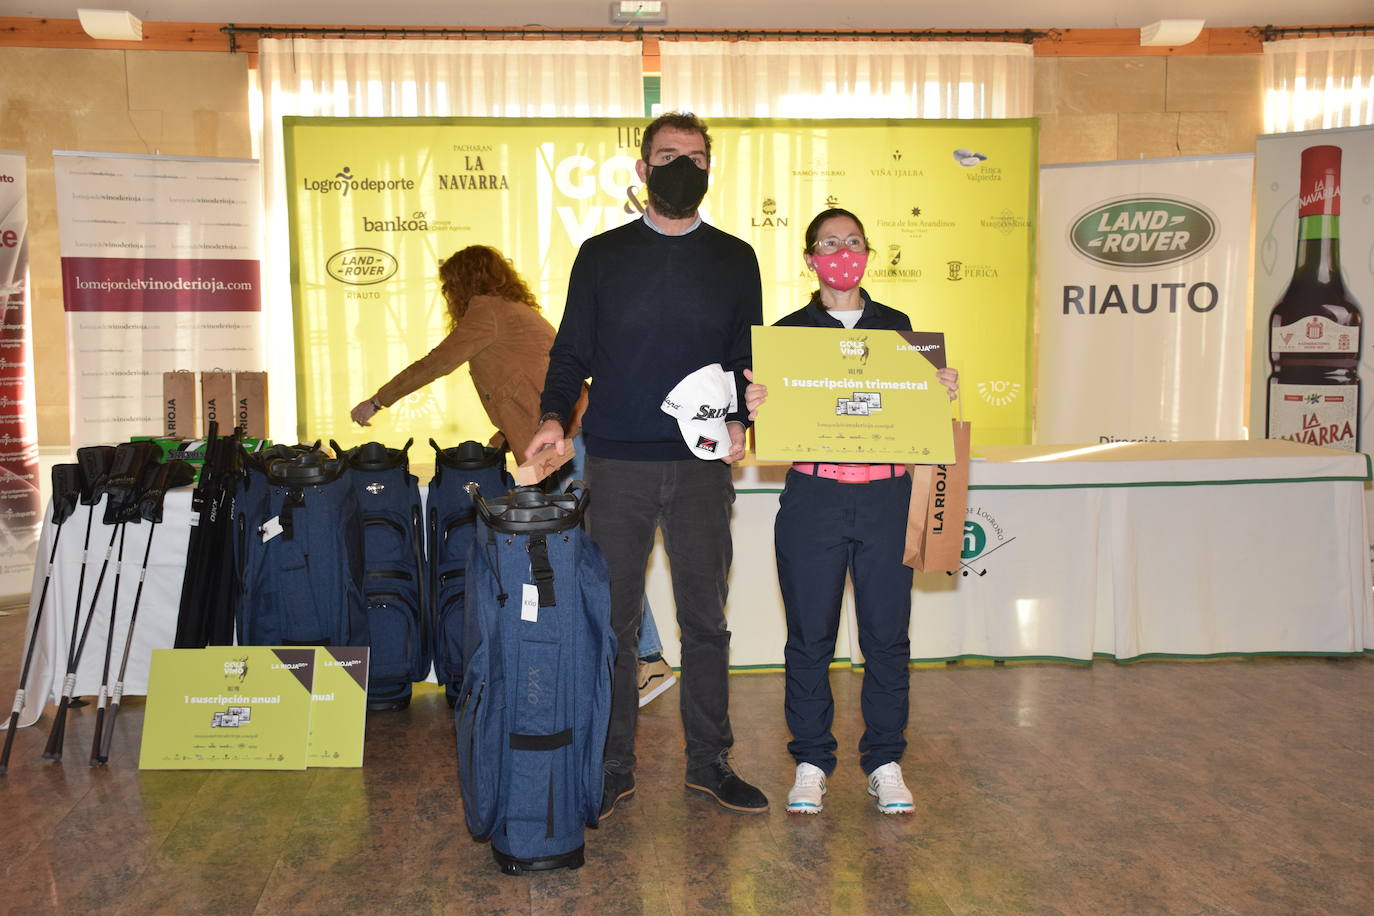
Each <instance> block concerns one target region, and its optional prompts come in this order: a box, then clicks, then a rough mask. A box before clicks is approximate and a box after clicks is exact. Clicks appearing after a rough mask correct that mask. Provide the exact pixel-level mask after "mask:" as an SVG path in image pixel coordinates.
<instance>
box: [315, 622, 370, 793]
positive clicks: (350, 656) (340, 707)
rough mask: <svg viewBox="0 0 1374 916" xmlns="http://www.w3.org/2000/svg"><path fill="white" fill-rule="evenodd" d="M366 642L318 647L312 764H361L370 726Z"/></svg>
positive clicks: (350, 765)
mask: <svg viewBox="0 0 1374 916" xmlns="http://www.w3.org/2000/svg"><path fill="white" fill-rule="evenodd" d="M370 654H371V650H370V649H369V648H368V647H367V646H321V647H318V648H316V649H315V689H314V690H313V691H312V693H311V699H312V700H313V704H312V706H313V708H312V710H311V713H310V745H309V755H308V756H309V761H310V765H311V766H312V767H360V766H362V765H363V737H364V734H365V732H366V726H367V670H368V659H369V656H370Z"/></svg>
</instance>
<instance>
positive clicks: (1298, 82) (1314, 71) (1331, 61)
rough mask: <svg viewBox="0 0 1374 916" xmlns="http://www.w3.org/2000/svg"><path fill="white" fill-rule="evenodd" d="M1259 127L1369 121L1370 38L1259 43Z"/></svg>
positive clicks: (1372, 90) (1372, 92)
mask: <svg viewBox="0 0 1374 916" xmlns="http://www.w3.org/2000/svg"><path fill="white" fill-rule="evenodd" d="M1263 69H1264V77H1263V79H1264V131H1265V133H1271V134H1277V133H1287V132H1290V131H1298V130H1325V129H1326V128H1330V127H1358V126H1361V125H1364V124H1374V37H1371V36H1347V37H1336V38H1296V39H1290V40H1287V41H1266V42H1265V43H1264V68H1263Z"/></svg>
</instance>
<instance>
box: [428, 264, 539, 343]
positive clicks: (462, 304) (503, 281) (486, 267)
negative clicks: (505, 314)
mask: <svg viewBox="0 0 1374 916" xmlns="http://www.w3.org/2000/svg"><path fill="white" fill-rule="evenodd" d="M439 279H440V280H442V281H443V290H444V301H445V302H447V303H448V314H449V318H450V319H451V320H452V323H453V324H454V325H455V326H456V325H457V324H458V322H459V321H462V320H463V316H464V315H466V314H467V311H468V303H469V302H470V301H471V300H472V297H473V296H499V297H500V298H502V299H509V300H510V301H512V302H523V303H525V304H526V305H528V306H529V307H530V308H532V309H534V310H535V311H536V312H537V311H539V303H538V302H537V301H535V298H534V294H533V293H531V292H530V288H529V287H528V286H526V285H525V281H524V280H521V279H520V275H519V274H518V273H516V272H515V265H514V264H512V263H511V262H510V260H509V259H508V258H506V257H505V256H504V255H503V254H501V252H499V251H497V250H496V249H495V248H492V247H491V246H489V245H469V246H468V247H466V248H464V249H462V250H460V251H455V252H454V253H453V254H452V255H451V256H450V257H449V259H448V260H447V261H445V262H444V263H443V264H441V265H440V266H439Z"/></svg>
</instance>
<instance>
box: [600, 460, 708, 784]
mask: <svg viewBox="0 0 1374 916" xmlns="http://www.w3.org/2000/svg"><path fill="white" fill-rule="evenodd" d="M587 478H588V480H587V483H588V486H589V487H590V489H591V503H590V513H591V521H590V531H591V535H592V540H594V541H596V543H597V544H598V545H599V546H600V547H601V551H602V553H603V554H605V557H606V564H607V566H608V567H609V569H610V575H611V626H612V627H613V628H614V630H615V635H616V640H617V649H616V659H615V672H614V675H613V677H612V680H611V724H610V731H609V732H608V734H607V737H606V754H605V761H606V768H607V769H608V770H610V771H611V772H617V773H626V772H632V771H633V770H634V767H635V725H636V723H637V721H638V718H639V675H638V666H637V664H636V662H637V659H636V647H637V646H638V645H639V622H640V612H641V609H642V607H643V600H644V573H645V568H646V566H647V564H648V562H649V553H650V551H651V550H652V549H653V545H654V530H655V529H656V528H661V529H662V531H663V545H664V548H665V549H666V550H667V553H668V562H669V571H670V573H671V574H672V577H673V598H674V600H675V602H676V604H677V622H678V627H679V628H680V629H681V631H682V680H681V682H680V683H681V687H680V705H681V709H682V730H683V732H684V734H685V736H686V739H687V769H689V770H691V769H693V768H694V767H698V766H703V765H705V764H708V763H710V762H711V761H712V760H714V759H715V757H716V756H717V755H718V754H719V753H720V752H721V751H722V750H725V749H726V748H728V747H730V746H731V745H732V744H733V743H734V736H733V735H732V734H731V731H730V712H729V709H730V692H729V690H730V689H729V685H728V677H729V665H730V631H729V630H728V629H727V628H726V625H725V596H726V588H727V586H726V579H727V577H728V575H729V572H730V560H731V556H732V546H731V542H730V512H731V507H732V506H733V504H734V501H735V490H734V485H733V484H732V482H731V480H730V467H729V466H728V465H726V464H724V463H722V462H720V461H702V460H701V459H698V458H688V459H684V460H681V461H624V460H619V459H612V458H598V457H596V456H594V455H593V456H590V457H589V458H588V459H587Z"/></svg>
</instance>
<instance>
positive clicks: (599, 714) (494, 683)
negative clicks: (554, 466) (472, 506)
mask: <svg viewBox="0 0 1374 916" xmlns="http://www.w3.org/2000/svg"><path fill="white" fill-rule="evenodd" d="M475 502H476V507H477V512H478V515H479V517H480V522H479V524H478V527H477V533H476V539H475V543H474V544H473V549H472V560H471V564H470V565H469V567H468V574H467V575H468V592H467V637H466V638H467V648H468V658H467V667H466V669H465V671H464V675H463V684H462V689H461V692H460V694H459V700H458V705H457V707H456V709H455V710H454V724H455V731H456V734H457V741H458V777H459V782H460V784H461V786H462V793H463V812H464V816H465V817H466V819H467V827H468V830H469V831H470V832H471V833H472V835H473V837H475V838H476V839H479V840H483V839H489V840H490V841H491V851H492V855H493V856H494V857H495V858H496V861H497V863H498V864H499V865H500V866H501V870H502V871H503V872H505V873H507V874H512V875H516V874H521V873H524V872H529V871H542V870H545V869H551V868H578V867H580V866H581V865H582V863H583V852H582V848H583V840H582V834H583V830H584V829H585V826H595V825H596V822H597V816H598V814H599V813H600V808H601V781H602V767H601V757H602V753H603V752H604V750H605V745H606V728H607V724H608V722H609V721H610V707H611V669H612V666H613V664H614V662H615V634H614V632H613V631H612V630H611V595H610V583H609V579H608V576H607V573H606V561H605V559H604V558H603V557H602V555H601V550H600V549H599V548H598V547H597V546H596V544H595V543H593V542H592V539H591V538H590V537H589V536H588V535H587V533H586V531H585V530H584V529H583V527H582V524H581V523H582V518H583V515H584V513H585V511H586V506H587V494H586V490H585V489H582V488H581V487H580V485H577V486H576V488H575V489H573V488H570V490H569V492H567V493H564V494H560V495H556V496H555V495H550V494H547V493H545V492H544V491H543V490H542V489H541V488H539V487H517V488H515V489H514V490H511V491H510V493H509V494H508V495H507V496H506V497H505V498H502V499H494V500H490V501H488V500H484V499H482V498H481V496H480V494H478V495H477V498H476V500H475Z"/></svg>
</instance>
